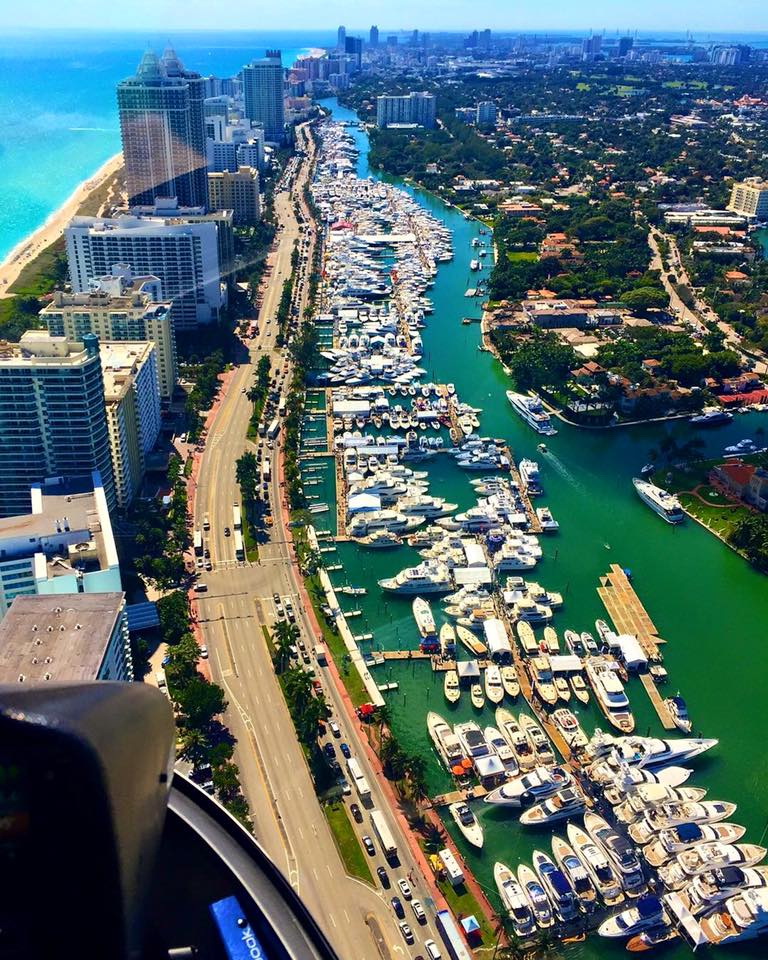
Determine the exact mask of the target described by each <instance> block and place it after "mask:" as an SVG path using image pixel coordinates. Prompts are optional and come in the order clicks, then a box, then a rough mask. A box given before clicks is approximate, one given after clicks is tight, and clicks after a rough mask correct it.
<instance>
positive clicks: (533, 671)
mask: <svg viewBox="0 0 768 960" xmlns="http://www.w3.org/2000/svg"><path fill="white" fill-rule="evenodd" d="M528 672H529V673H530V676H531V686H532V687H533V690H534V693H535V694H536V696H537V697H538V698H539V700H541V702H542V703H545V704H547V706H550V707H553V706H554V705H555V704H556V703H557V688H556V687H555V684H554V677H553V675H552V667H551V666H550V662H549V657H547V656H546V655H544V654H542V655H541V656H540V657H533V659H532V660H529V661H528Z"/></svg>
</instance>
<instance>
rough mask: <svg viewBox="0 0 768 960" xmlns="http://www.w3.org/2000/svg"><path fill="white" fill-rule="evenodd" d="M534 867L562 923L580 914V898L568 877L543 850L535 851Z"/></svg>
mask: <svg viewBox="0 0 768 960" xmlns="http://www.w3.org/2000/svg"><path fill="white" fill-rule="evenodd" d="M533 869H534V870H535V871H536V876H537V877H538V878H539V880H540V882H541V885H542V886H543V887H544V890H545V892H546V894H547V896H548V897H549V900H550V902H551V904H552V906H553V907H554V911H555V916H556V917H557V919H558V920H559V921H560V922H561V923H569V922H570V921H571V920H575V919H576V918H577V917H578V915H579V900H578V897H577V896H576V893H575V892H574V889H573V887H572V886H571V884H570V882H569V880H568V878H567V877H566V875H565V874H564V873H563V871H562V870H561V869H560V867H556V866H555V864H554V863H553V862H552V860H551V859H550V857H548V856H547V854H546V853H544V852H543V851H541V850H534V851H533Z"/></svg>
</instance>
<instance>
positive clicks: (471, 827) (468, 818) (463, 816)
mask: <svg viewBox="0 0 768 960" xmlns="http://www.w3.org/2000/svg"><path fill="white" fill-rule="evenodd" d="M448 809H449V810H450V812H451V816H452V817H453V819H454V820H455V821H456V826H457V827H458V828H459V830H461V832H462V834H463V836H464V839H465V840H466V841H467V843H471V844H472V846H473V847H477V848H478V849H481V848H482V846H483V828H482V827H481V826H480V822H479V821H478V819H477V817H476V816H475V815H474V813H472V811H471V810H470V808H469V806H468V805H467V804H466V803H464V802H463V801H460V802H459V803H452V804H451V805H450V806H449V807H448Z"/></svg>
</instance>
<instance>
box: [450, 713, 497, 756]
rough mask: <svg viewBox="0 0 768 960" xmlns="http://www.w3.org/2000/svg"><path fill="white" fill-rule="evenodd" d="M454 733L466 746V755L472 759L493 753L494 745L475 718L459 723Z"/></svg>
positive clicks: (463, 745) (464, 746)
mask: <svg viewBox="0 0 768 960" xmlns="http://www.w3.org/2000/svg"><path fill="white" fill-rule="evenodd" d="M454 733H455V734H456V736H457V737H458V738H459V741H460V743H461V745H462V747H463V748H464V756H465V757H469V758H470V759H471V760H476V759H477V758H478V757H490V756H492V755H493V752H494V751H493V747H492V746H491V745H490V744H489V743H488V741H487V740H486V739H485V737H484V736H483V731H482V730H481V729H480V727H479V726H478V725H477V724H476V723H475V721H474V720H467V721H466V722H465V723H457V724H456V726H455V728H454Z"/></svg>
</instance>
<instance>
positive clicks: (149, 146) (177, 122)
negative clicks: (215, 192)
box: [117, 48, 208, 206]
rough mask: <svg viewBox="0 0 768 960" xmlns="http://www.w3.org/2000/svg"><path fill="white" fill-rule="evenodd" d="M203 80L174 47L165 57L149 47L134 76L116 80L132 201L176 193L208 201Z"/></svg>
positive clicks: (184, 200) (188, 200) (186, 201)
mask: <svg viewBox="0 0 768 960" xmlns="http://www.w3.org/2000/svg"><path fill="white" fill-rule="evenodd" d="M204 98H205V80H204V79H203V78H202V77H201V76H200V75H199V74H196V73H189V72H187V71H186V70H184V67H183V65H182V64H181V62H180V60H179V59H178V57H177V56H176V54H175V53H174V52H173V50H171V49H170V48H169V49H168V50H166V51H165V53H164V54H163V57H162V59H158V57H157V55H156V54H155V53H154V52H153V51H151V50H148V51H147V52H146V53H145V54H144V56H143V57H142V60H141V63H140V64H139V67H138V70H137V71H136V75H135V76H134V77H129V78H128V79H127V80H123V81H122V83H119V84H118V86H117V106H118V111H119V114H120V132H121V135H122V140H123V156H124V158H125V175H126V181H127V185H128V203H129V205H130V206H134V205H136V204H147V203H153V202H154V200H155V199H156V198H157V197H178V198H179V203H180V204H182V205H184V206H200V205H204V204H205V203H206V199H207V196H208V185H207V180H206V170H205V120H204V115H203V100H204Z"/></svg>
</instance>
